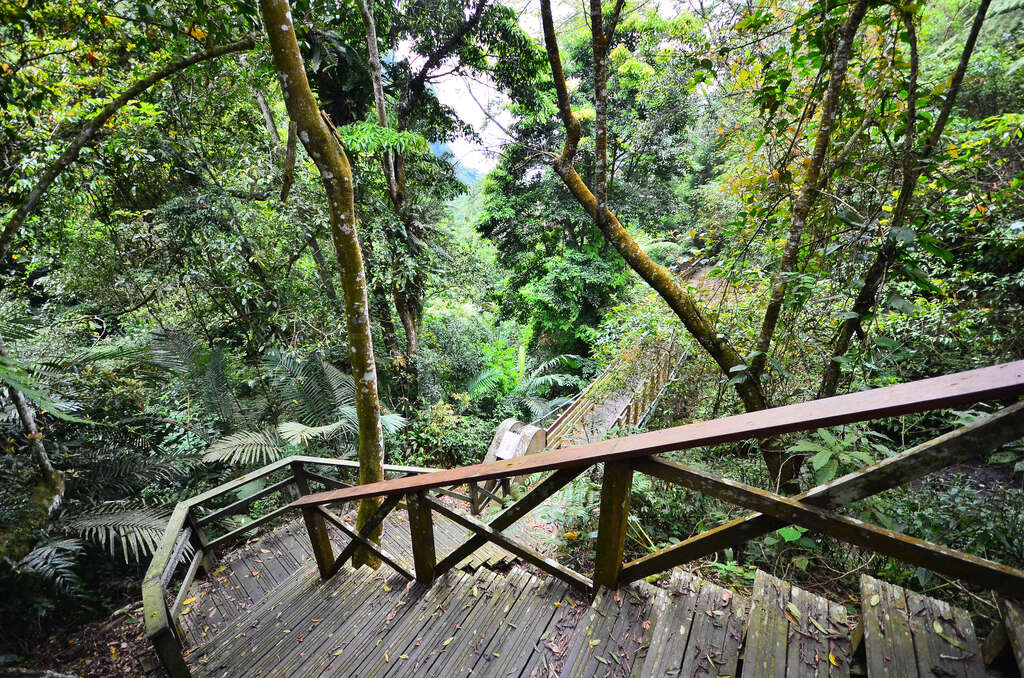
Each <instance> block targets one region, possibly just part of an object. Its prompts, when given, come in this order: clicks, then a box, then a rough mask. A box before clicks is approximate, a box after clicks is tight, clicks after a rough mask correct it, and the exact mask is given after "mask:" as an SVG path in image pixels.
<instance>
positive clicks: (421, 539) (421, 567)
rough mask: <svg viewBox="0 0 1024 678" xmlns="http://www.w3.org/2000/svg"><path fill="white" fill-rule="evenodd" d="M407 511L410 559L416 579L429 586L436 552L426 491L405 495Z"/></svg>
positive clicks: (433, 570) (432, 523) (432, 521)
mask: <svg viewBox="0 0 1024 678" xmlns="http://www.w3.org/2000/svg"><path fill="white" fill-rule="evenodd" d="M405 502H406V507H407V508H408V511H409V535H410V537H411V541H412V560H413V565H415V567H416V581H418V582H420V583H421V584H425V585H427V586H430V585H431V584H432V583H433V582H434V572H435V570H436V568H437V554H436V552H435V551H434V520H433V516H432V514H431V511H430V502H429V501H428V499H427V494H426V492H410V493H409V494H407V495H405Z"/></svg>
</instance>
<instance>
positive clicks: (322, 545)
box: [302, 508, 334, 579]
mask: <svg viewBox="0 0 1024 678" xmlns="http://www.w3.org/2000/svg"><path fill="white" fill-rule="evenodd" d="M302 520H303V521H304V522H305V523H306V532H308V533H309V541H310V543H311V544H312V545H313V557H314V558H315V559H316V566H317V569H319V570H320V578H321V579H327V578H328V577H330V576H331V567H332V566H333V565H334V549H333V547H332V546H331V536H330V534H329V533H328V532H327V523H325V522H324V517H323V514H321V513H320V511H319V510H318V509H316V508H303V509H302Z"/></svg>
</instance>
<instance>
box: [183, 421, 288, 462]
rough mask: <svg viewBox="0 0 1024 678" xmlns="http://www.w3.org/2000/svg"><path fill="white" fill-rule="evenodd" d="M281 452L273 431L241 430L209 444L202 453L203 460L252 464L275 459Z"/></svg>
mask: <svg viewBox="0 0 1024 678" xmlns="http://www.w3.org/2000/svg"><path fill="white" fill-rule="evenodd" d="M282 454H283V444H282V441H281V440H280V438H278V437H277V433H276V432H275V431H273V430H269V431H242V432H240V433H233V434H231V435H228V436H224V437H223V438H221V439H219V440H217V441H215V442H214V443H213V444H211V445H210V446H209V447H208V448H207V449H206V454H204V455H203V461H207V462H213V461H223V462H227V463H229V464H234V465H242V466H253V465H257V464H259V465H263V464H269V463H271V462H274V461H277V460H278V459H280V458H281V456H282Z"/></svg>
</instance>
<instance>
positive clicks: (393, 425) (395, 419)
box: [380, 412, 409, 434]
mask: <svg viewBox="0 0 1024 678" xmlns="http://www.w3.org/2000/svg"><path fill="white" fill-rule="evenodd" d="M408 423H409V420H408V419H406V418H405V417H403V416H402V415H400V414H398V413H397V412H386V413H382V414H381V415H380V426H381V428H382V429H384V433H387V434H393V433H398V432H399V431H401V430H402V429H403V428H405V426H406V424H408Z"/></svg>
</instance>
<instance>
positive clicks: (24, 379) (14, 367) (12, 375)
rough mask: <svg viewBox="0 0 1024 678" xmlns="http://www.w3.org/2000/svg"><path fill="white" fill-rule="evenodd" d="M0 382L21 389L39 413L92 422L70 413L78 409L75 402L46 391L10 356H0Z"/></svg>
mask: <svg viewBox="0 0 1024 678" xmlns="http://www.w3.org/2000/svg"><path fill="white" fill-rule="evenodd" d="M0 384H2V385H4V386H9V387H11V388H13V389H15V390H17V391H21V393H22V394H23V395H24V396H25V398H27V399H28V400H29V401H30V402H31V403H32V404H33V405H35V406H36V407H37V408H38V409H39V411H40V413H46V414H50V415H53V416H54V417H57V418H58V419H63V420H64V421H70V422H75V423H78V424H91V423H93V422H90V421H89V420H87V419H82V418H81V417H76V416H74V415H72V414H71V412H74V411H75V410H77V409H80V408H79V406H78V405H77V404H75V403H70V402H62V401H60V400H58V399H57V397H55V396H54V395H53V394H51V393H49V392H47V388H46V386H44V385H43V384H40V383H39V382H38V381H37V380H36V379H35V378H34V377H33V376H32V375H31V373H30V370H28V369H26V367H25V366H24V365H22V364H21V363H19V362H18V361H17V360H15V359H13V358H11V357H5V356H0Z"/></svg>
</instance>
